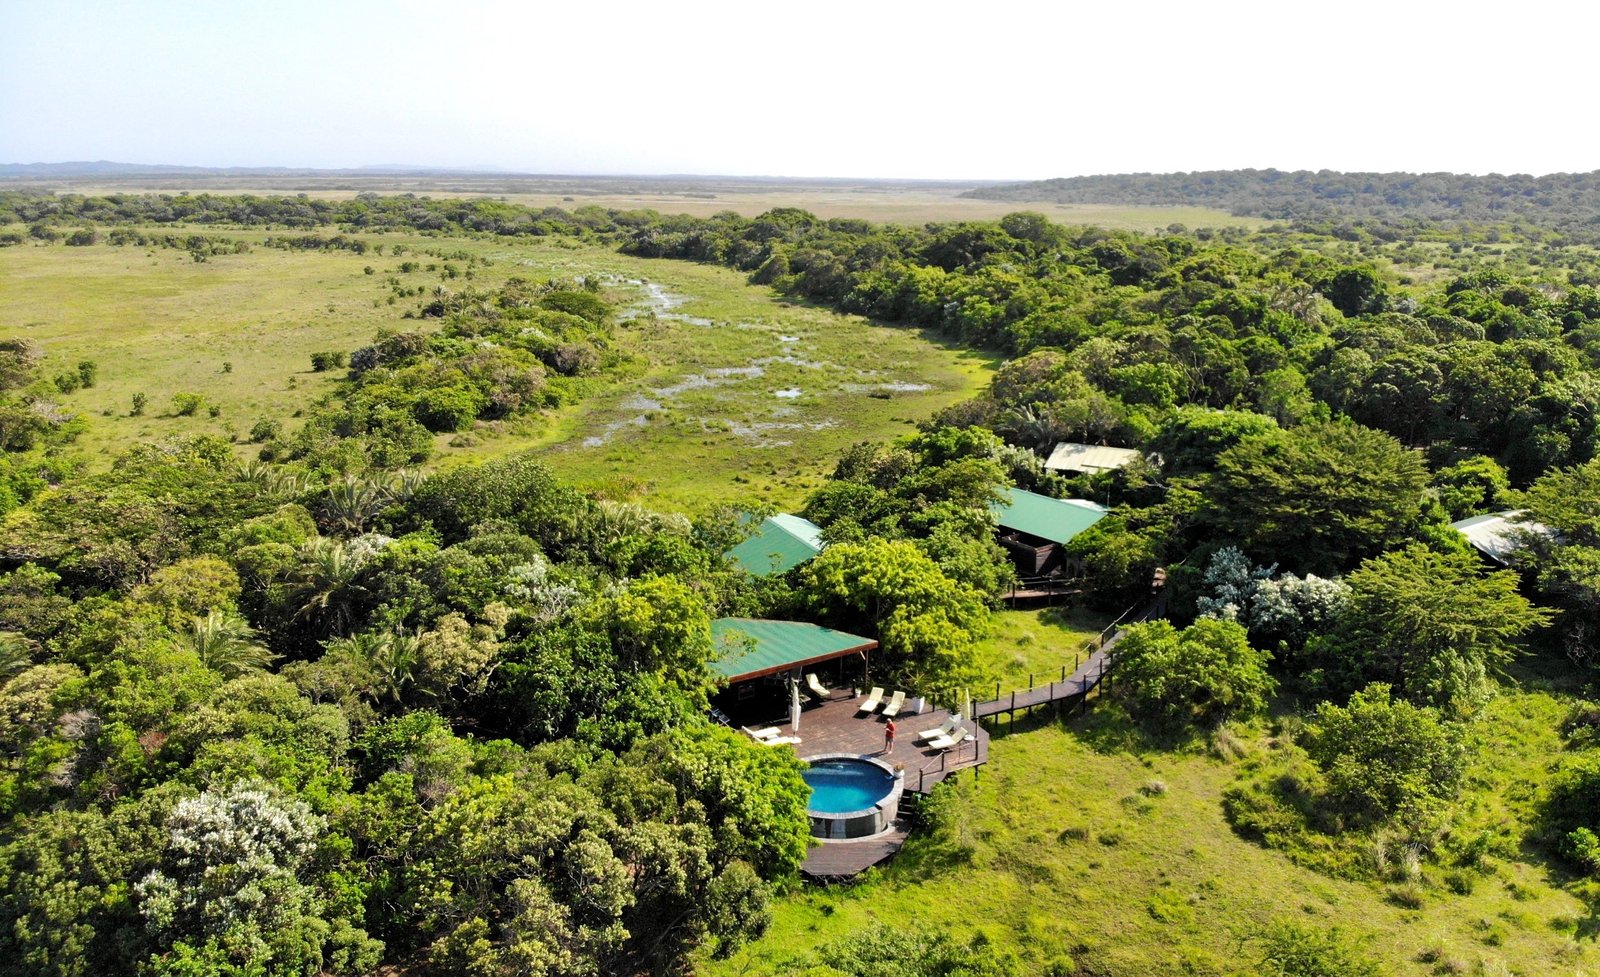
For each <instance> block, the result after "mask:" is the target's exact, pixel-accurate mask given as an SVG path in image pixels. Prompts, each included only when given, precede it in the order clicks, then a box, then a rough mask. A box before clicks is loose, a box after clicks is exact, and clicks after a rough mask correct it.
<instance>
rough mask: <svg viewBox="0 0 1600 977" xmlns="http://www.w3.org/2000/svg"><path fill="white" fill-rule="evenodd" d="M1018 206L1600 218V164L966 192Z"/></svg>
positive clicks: (1176, 178)
mask: <svg viewBox="0 0 1600 977" xmlns="http://www.w3.org/2000/svg"><path fill="white" fill-rule="evenodd" d="M962 196H965V197H974V198H978V199H982V200H1009V201H1016V202H1017V203H1057V204H1118V205H1123V206H1128V205H1147V206H1158V207H1159V206H1168V207H1170V206H1175V205H1189V206H1200V207H1213V208H1217V209H1221V210H1227V211H1229V212H1230V213H1232V214H1235V215H1236V216H1241V217H1244V216H1249V217H1264V218H1267V219H1269V220H1294V219H1302V218H1319V217H1338V216H1348V217H1379V218H1403V217H1419V218H1428V219H1433V220H1439V219H1446V220H1449V219H1458V220H1488V221H1505V220H1516V219H1519V218H1527V219H1534V220H1535V221H1536V222H1537V223H1540V224H1552V225H1560V224H1565V223H1569V222H1578V223H1583V224H1588V225H1594V224H1600V170H1595V171H1593V172H1589V173H1552V174H1549V175H1547V176H1527V175H1511V176H1502V175H1499V174H1489V175H1487V176H1469V175H1463V174H1456V173H1339V172H1335V171H1332V170H1318V171H1315V172H1313V171H1311V170H1294V171H1285V170H1274V169H1266V170H1206V171H1199V172H1194V173H1124V174H1110V175H1103V176H1077V177H1068V178H1058V179H1053V180H1037V181H1034V182H1030V183H1012V184H1002V185H999V186H992V187H980V188H978V189H975V190H969V191H967V192H966V193H964V194H962Z"/></svg>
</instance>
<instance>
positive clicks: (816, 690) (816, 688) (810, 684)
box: [806, 672, 828, 701]
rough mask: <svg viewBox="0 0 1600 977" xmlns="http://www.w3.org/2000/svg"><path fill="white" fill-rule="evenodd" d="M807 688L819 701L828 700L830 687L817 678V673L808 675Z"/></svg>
mask: <svg viewBox="0 0 1600 977" xmlns="http://www.w3.org/2000/svg"><path fill="white" fill-rule="evenodd" d="M806 688H807V689H808V690H809V691H810V692H811V694H812V695H814V696H816V697H817V699H818V700H819V701H826V700H827V698H828V687H827V686H826V685H823V684H822V680H821V679H819V678H817V673H816V672H807V673H806Z"/></svg>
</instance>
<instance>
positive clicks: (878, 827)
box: [801, 753, 903, 840]
mask: <svg viewBox="0 0 1600 977" xmlns="http://www.w3.org/2000/svg"><path fill="white" fill-rule="evenodd" d="M806 763H807V767H806V770H805V772H804V773H803V774H801V776H802V777H803V778H804V779H805V782H806V784H807V785H809V786H810V787H811V799H810V800H809V801H807V802H806V813H807V814H808V815H810V817H811V834H812V835H814V836H815V837H817V838H822V839H824V840H828V839H831V840H840V839H844V838H863V837H866V836H868V835H873V834H877V833H878V832H880V831H884V830H886V829H888V828H889V827H891V826H892V825H893V824H894V819H895V817H896V815H897V814H898V813H899V808H900V790H901V786H902V784H903V781H902V780H901V779H900V775H899V774H898V773H897V772H896V771H895V770H894V768H893V767H890V766H889V765H888V764H887V763H884V762H882V761H881V760H874V759H872V758H871V757H863V756H856V755H853V754H848V753H830V754H825V755H822V756H814V757H807V758H806Z"/></svg>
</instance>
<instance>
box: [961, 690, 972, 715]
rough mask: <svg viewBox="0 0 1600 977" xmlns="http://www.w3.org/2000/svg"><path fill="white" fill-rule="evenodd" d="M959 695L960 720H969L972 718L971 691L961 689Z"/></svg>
mask: <svg viewBox="0 0 1600 977" xmlns="http://www.w3.org/2000/svg"><path fill="white" fill-rule="evenodd" d="M961 693H962V694H961V718H962V719H971V718H972V690H971V689H962V690H961Z"/></svg>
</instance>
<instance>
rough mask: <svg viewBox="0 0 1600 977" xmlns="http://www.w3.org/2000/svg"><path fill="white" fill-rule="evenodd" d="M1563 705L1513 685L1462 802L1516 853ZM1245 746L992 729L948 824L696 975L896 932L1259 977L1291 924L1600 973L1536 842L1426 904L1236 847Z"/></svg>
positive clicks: (1448, 952)
mask: <svg viewBox="0 0 1600 977" xmlns="http://www.w3.org/2000/svg"><path fill="white" fill-rule="evenodd" d="M1024 623H1025V622H1024ZM1017 626H1021V625H1017ZM1564 711H1565V705H1564V704H1563V702H1562V701H1561V699H1560V698H1559V697H1558V696H1555V695H1552V694H1551V693H1548V692H1542V691H1534V692H1522V691H1509V692H1508V693H1507V694H1505V695H1503V696H1501V697H1500V698H1499V699H1498V700H1497V701H1496V702H1495V703H1494V704H1493V705H1492V706H1491V707H1490V709H1489V712H1488V714H1487V715H1486V716H1484V717H1483V718H1482V719H1481V720H1480V721H1479V724H1478V726H1477V730H1478V735H1479V736H1480V737H1481V738H1482V739H1483V740H1485V741H1487V742H1486V743H1485V744H1484V745H1485V746H1486V748H1485V749H1482V750H1481V751H1479V752H1478V753H1477V754H1476V760H1475V761H1474V765H1473V767H1472V769H1471V771H1470V775H1469V781H1470V783H1471V785H1472V786H1471V789H1470V793H1469V796H1467V797H1466V798H1464V799H1463V800H1462V802H1461V809H1462V810H1463V811H1464V812H1466V813H1465V814H1464V816H1463V824H1464V828H1465V829H1466V830H1476V829H1478V828H1491V829H1494V830H1498V831H1501V832H1505V833H1507V835H1508V837H1510V838H1511V839H1513V840H1512V841H1511V842H1509V844H1510V845H1511V847H1513V849H1515V848H1516V847H1517V844H1518V842H1517V841H1516V840H1515V839H1520V837H1521V835H1522V832H1523V831H1524V830H1525V828H1524V826H1525V825H1526V823H1527V819H1528V818H1529V816H1530V805H1531V798H1532V797H1533V795H1534V794H1535V785H1536V784H1537V783H1539V782H1540V781H1541V780H1542V779H1543V778H1544V776H1545V772H1544V769H1543V762H1542V761H1540V760H1530V759H1528V758H1536V757H1548V756H1551V755H1553V754H1554V753H1555V752H1556V751H1558V750H1559V744H1558V743H1556V742H1555V740H1556V735H1555V733H1554V732H1553V729H1554V727H1555V725H1556V724H1557V722H1559V717H1560V716H1561V715H1562V714H1563V713H1564ZM1240 742H1241V743H1242V745H1243V747H1244V749H1246V750H1247V751H1248V753H1247V754H1246V756H1245V757H1244V758H1236V759H1231V760H1230V759H1223V758H1221V757H1220V756H1219V755H1217V754H1216V753H1213V752H1212V751H1210V750H1209V749H1207V748H1206V747H1205V745H1204V744H1196V745H1193V746H1190V747H1187V748H1180V749H1176V750H1164V749H1157V748H1154V747H1144V746H1140V745H1138V739H1137V737H1135V736H1133V735H1132V733H1131V730H1130V729H1129V728H1128V727H1127V725H1126V724H1125V722H1124V721H1123V720H1121V719H1120V718H1119V717H1118V716H1117V714H1116V712H1115V710H1113V709H1109V708H1103V709H1099V710H1096V711H1091V713H1090V714H1089V716H1088V717H1086V718H1083V717H1074V718H1072V719H1069V720H1066V721H1062V722H1057V721H1055V720H1053V719H1049V718H1046V717H1042V716H1041V718H1040V719H1039V720H1038V721H1037V722H1035V723H1031V724H1030V723H1029V722H1026V721H1024V722H1022V723H1019V724H1018V726H1017V731H1016V732H1014V733H1007V734H1005V735H1000V736H997V737H996V738H995V739H994V741H993V743H992V746H991V751H990V763H989V765H988V766H987V767H985V768H984V769H983V771H982V773H981V776H980V777H979V778H977V779H975V780H974V779H971V778H968V779H966V780H964V781H962V782H961V783H960V784H958V785H957V788H956V791H957V793H956V796H955V797H954V798H953V799H952V804H951V810H952V815H953V816H952V817H951V818H950V820H949V821H948V822H947V823H946V824H945V825H944V826H942V827H941V828H940V829H939V830H937V831H925V832H923V833H920V834H917V835H914V836H913V838H912V840H911V842H910V843H909V844H908V846H907V848H906V849H905V850H904V851H903V852H901V854H900V855H899V856H898V857H897V859H896V860H895V861H893V862H890V863H888V865H887V866H885V867H883V868H881V869H878V870H875V871H874V872H872V873H869V874H868V875H867V876H866V877H865V879H864V881H862V882H860V883H858V884H856V885H854V886H847V887H834V888H826V889H818V888H804V889H800V890H798V891H796V892H793V893H791V894H790V895H788V896H787V897H785V898H784V899H782V900H781V901H780V903H779V904H778V906H777V910H776V918H775V922H774V925H773V927H772V929H771V931H770V932H769V933H768V934H767V935H766V936H765V937H764V938H763V939H761V940H760V941H758V942H757V943H755V944H753V945H751V946H748V947H746V948H744V949H742V950H741V951H740V952H738V953H736V954H735V955H734V956H733V957H732V958H731V959H728V960H726V961H704V962H703V964H702V968H701V969H702V972H703V973H705V974H707V975H713V977H723V975H747V974H782V973H786V972H789V971H791V970H794V969H796V968H798V967H799V966H800V965H801V964H803V963H804V961H805V959H806V954H807V953H808V952H809V951H810V950H812V949H813V948H815V947H818V946H820V945H823V944H825V943H827V942H829V941H830V940H834V939H837V938H838V937H839V936H841V935H843V934H845V933H849V932H853V931H855V930H857V929H859V928H861V927H866V926H870V925H874V924H878V923H882V924H889V925H895V926H907V925H924V926H928V927H931V928H934V929H938V930H944V931H948V932H950V933H951V934H953V935H955V936H957V937H958V938H961V939H963V940H965V939H967V938H970V937H971V936H973V935H974V934H976V933H979V932H982V933H983V934H985V935H986V936H987V937H988V938H989V939H990V940H992V941H993V942H994V944H995V945H996V946H997V947H998V948H999V949H1000V950H1001V951H1003V952H1009V953H1014V954H1016V955H1017V957H1018V959H1019V961H1020V963H1021V970H1022V972H1023V973H1026V974H1065V973H1078V974H1117V975H1124V974H1151V975H1156V974H1197V975H1206V974H1212V975H1215V974H1237V973H1251V972H1253V971H1252V967H1251V965H1250V964H1249V963H1248V962H1247V961H1248V960H1249V959H1250V956H1249V954H1250V953H1251V952H1252V947H1251V945H1250V943H1249V940H1248V935H1249V934H1250V933H1251V932H1252V931H1254V930H1255V929H1256V928H1257V927H1259V926H1261V925H1264V924H1265V923H1267V922H1269V921H1271V920H1272V919H1274V918H1281V917H1290V918H1294V919H1298V920H1301V921H1303V922H1308V923H1311V924H1313V925H1317V926H1329V927H1331V926H1338V927H1340V928H1342V929H1344V930H1346V931H1350V932H1353V933H1355V934H1358V935H1359V936H1360V937H1362V938H1363V939H1365V940H1367V941H1368V949H1369V952H1370V954H1371V955H1372V956H1374V957H1376V958H1378V959H1380V960H1381V961H1382V962H1383V963H1384V964H1385V965H1386V967H1387V968H1388V972H1390V973H1393V974H1397V975H1406V977H1410V975H1418V977H1420V975H1427V974H1450V973H1457V974H1525V975H1529V977H1533V975H1540V977H1544V975H1557V974H1560V975H1573V977H1576V975H1580V974H1592V973H1594V972H1595V970H1596V968H1597V967H1600V950H1597V948H1596V946H1595V943H1594V941H1593V938H1592V937H1593V932H1594V929H1595V920H1594V916H1593V915H1592V910H1591V909H1590V908H1589V907H1587V906H1586V905H1585V903H1584V902H1583V901H1582V900H1581V899H1580V898H1579V897H1578V895H1577V894H1575V893H1574V892H1573V891H1572V887H1571V883H1570V880H1568V879H1566V878H1564V877H1562V876H1561V875H1560V874H1559V872H1558V871H1557V870H1555V869H1553V868H1551V867H1550V865H1549V864H1548V863H1547V862H1546V861H1545V860H1544V858H1543V855H1542V854H1541V853H1540V852H1538V851H1537V850H1535V849H1533V848H1531V847H1525V850H1524V852H1523V854H1522V855H1520V856H1518V857H1504V858H1491V859H1489V860H1488V864H1487V869H1486V872H1485V874H1484V875H1483V876H1482V877H1481V878H1480V879H1479V881H1478V882H1477V884H1476V885H1475V886H1474V887H1473V889H1472V891H1471V892H1470V893H1469V894H1466V895H1460V894H1457V893H1455V892H1452V891H1450V890H1448V889H1447V888H1445V887H1444V886H1442V885H1439V884H1438V883H1437V881H1435V880H1432V879H1431V878H1429V876H1428V875H1427V874H1425V876H1424V878H1425V879H1428V881H1426V882H1425V883H1424V891H1425V895H1424V897H1423V900H1422V902H1421V905H1420V907H1419V908H1408V907H1406V906H1404V905H1401V904H1400V903H1399V902H1397V901H1395V900H1393V899H1392V898H1391V891H1390V890H1389V889H1387V888H1386V887H1385V886H1383V885H1381V884H1378V883H1373V882H1367V881H1361V880H1354V879H1339V878H1332V877H1328V876H1325V875H1320V874H1317V873H1315V872H1312V871H1310V870H1308V869H1304V868H1301V867H1299V866H1297V865H1295V864H1294V863H1293V862H1291V861H1290V860H1289V859H1288V858H1287V857H1286V856H1285V855H1283V854H1282V853H1279V852H1275V851H1271V850H1268V849H1266V848H1263V847H1262V846H1260V845H1258V844H1255V843H1253V842H1251V841H1248V840H1245V839H1244V838H1241V837H1240V836H1239V835H1237V834H1235V833H1234V832H1233V831H1232V829H1231V828H1230V827H1229V825H1228V824H1227V823H1226V821H1225V820H1224V818H1223V814H1222V809H1221V805H1220V802H1219V799H1220V796H1221V793H1222V791H1223V790H1224V789H1226V788H1227V787H1228V786H1229V785H1230V784H1231V783H1232V782H1233V781H1234V779H1235V777H1236V776H1237V775H1238V771H1239V768H1240V766H1241V764H1243V763H1246V762H1248V757H1249V756H1250V755H1258V754H1261V753H1264V752H1265V751H1268V750H1269V749H1270V748H1271V744H1272V742H1273V740H1272V736H1271V729H1270V727H1268V726H1266V725H1262V726H1257V727H1252V728H1250V729H1246V730H1241V731H1240ZM1130 744H1131V745H1130Z"/></svg>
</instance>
